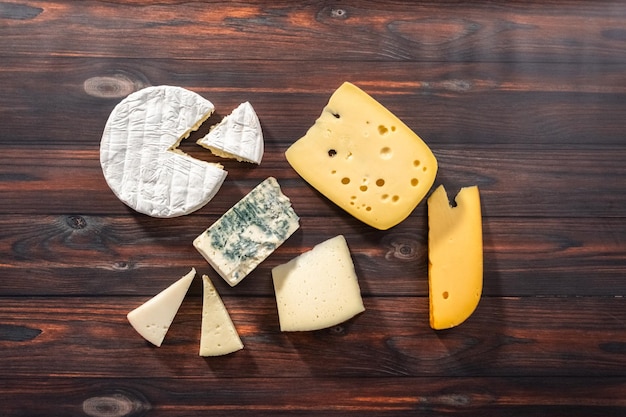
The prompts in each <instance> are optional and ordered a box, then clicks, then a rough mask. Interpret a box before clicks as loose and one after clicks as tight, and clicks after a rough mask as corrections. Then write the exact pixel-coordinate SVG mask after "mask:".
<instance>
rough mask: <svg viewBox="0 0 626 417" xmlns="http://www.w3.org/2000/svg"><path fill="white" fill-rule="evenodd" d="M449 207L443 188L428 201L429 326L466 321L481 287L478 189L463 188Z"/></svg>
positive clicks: (481, 240)
mask: <svg viewBox="0 0 626 417" xmlns="http://www.w3.org/2000/svg"><path fill="white" fill-rule="evenodd" d="M455 201H456V206H455V207H452V206H451V205H450V201H449V200H448V195H447V193H446V190H445V188H444V187H443V185H441V186H439V187H438V188H437V189H436V190H435V191H434V192H433V193H432V194H431V196H430V197H429V198H428V228H429V230H428V282H429V300H430V326H431V327H432V328H433V329H447V328H450V327H454V326H457V325H459V324H461V323H462V322H463V321H465V320H466V319H467V318H468V317H469V316H471V314H472V313H473V312H474V310H475V309H476V307H477V306H478V302H479V301H480V297H481V294H482V287H483V237H482V217H481V210H480V196H479V192H478V187H476V186H472V187H466V188H462V189H461V190H460V191H459V193H458V194H457V196H456V198H455Z"/></svg>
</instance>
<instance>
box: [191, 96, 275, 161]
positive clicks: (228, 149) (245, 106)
mask: <svg viewBox="0 0 626 417" xmlns="http://www.w3.org/2000/svg"><path fill="white" fill-rule="evenodd" d="M196 143H197V144H198V145H200V146H202V147H204V148H207V149H209V150H210V151H211V152H212V153H213V154H215V155H218V156H221V157H223V158H234V159H236V160H238V161H244V162H251V163H254V164H260V163H261V159H262V158H263V151H264V142H263V131H262V129H261V123H260V122H259V118H258V117H257V115H256V112H255V111H254V108H253V107H252V105H251V104H250V103H249V102H247V101H246V102H245V103H241V104H240V105H239V106H238V107H237V108H236V109H235V110H233V112H232V113H231V114H229V115H228V116H226V117H224V118H223V119H222V121H221V122H220V123H218V124H217V125H215V126H213V127H212V128H211V130H210V131H209V133H207V135H206V136H205V137H203V138H202V139H199V140H198V141H197V142H196Z"/></svg>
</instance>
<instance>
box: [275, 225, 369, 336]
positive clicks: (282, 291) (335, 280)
mask: <svg viewBox="0 0 626 417" xmlns="http://www.w3.org/2000/svg"><path fill="white" fill-rule="evenodd" d="M272 279H273V281H274V290H275V292H276V304H277V306H278V317H279V321H280V329H281V330H282V331H284V332H285V331H308V330H319V329H324V328H327V327H331V326H335V325H337V324H340V323H342V322H344V321H346V320H348V319H350V318H352V317H353V316H355V315H357V314H358V313H361V312H362V311H364V310H365V307H364V306H363V300H362V298H361V290H360V288H359V282H358V280H357V276H356V272H355V270H354V264H353V262H352V258H351V256H350V250H349V249H348V245H347V243H346V240H345V238H344V237H343V236H342V235H338V236H336V237H334V238H332V239H329V240H326V241H325V242H322V243H320V244H318V245H317V246H315V247H313V249H311V250H310V251H308V252H304V253H303V254H301V255H300V256H298V257H296V258H294V259H292V260H291V261H289V262H287V263H286V264H282V265H278V266H277V267H275V268H274V269H272Z"/></svg>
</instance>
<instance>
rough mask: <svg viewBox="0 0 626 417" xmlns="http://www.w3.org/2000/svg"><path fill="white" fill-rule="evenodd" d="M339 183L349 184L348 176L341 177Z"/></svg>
mask: <svg viewBox="0 0 626 417" xmlns="http://www.w3.org/2000/svg"><path fill="white" fill-rule="evenodd" d="M341 183H342V184H344V185H348V184H350V178H348V177H343V178H342V179H341Z"/></svg>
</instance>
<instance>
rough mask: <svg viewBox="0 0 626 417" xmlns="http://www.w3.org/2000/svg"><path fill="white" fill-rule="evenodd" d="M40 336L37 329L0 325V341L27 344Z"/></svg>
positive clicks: (39, 331)
mask: <svg viewBox="0 0 626 417" xmlns="http://www.w3.org/2000/svg"><path fill="white" fill-rule="evenodd" d="M40 334H41V330H39V329H31V328H30V327H25V326H16V325H13V324H0V341H7V342H28V341H30V340H33V339H34V338H36V337H37V336H39V335H40Z"/></svg>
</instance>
